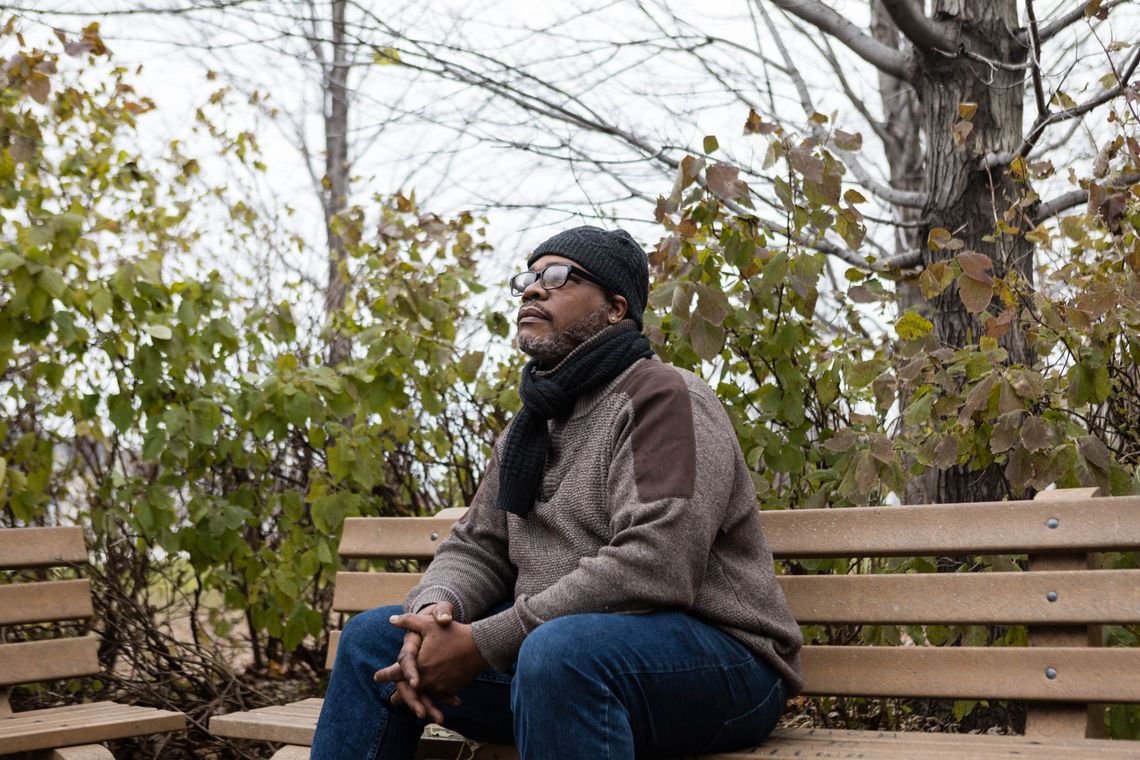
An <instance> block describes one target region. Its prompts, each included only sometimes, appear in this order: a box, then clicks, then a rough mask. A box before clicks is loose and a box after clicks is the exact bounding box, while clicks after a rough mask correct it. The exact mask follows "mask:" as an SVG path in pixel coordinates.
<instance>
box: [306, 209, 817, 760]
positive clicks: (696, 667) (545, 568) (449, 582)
mask: <svg viewBox="0 0 1140 760" xmlns="http://www.w3.org/2000/svg"><path fill="white" fill-rule="evenodd" d="M528 266H529V269H528V271H526V272H523V273H521V274H518V275H516V276H515V277H513V278H512V279H511V290H512V292H513V293H514V294H515V295H516V296H521V298H522V303H521V306H520V308H519V311H518V319H517V321H518V345H519V348H521V349H522V350H523V351H525V352H526V353H527V354H529V355H530V356H531V357H533V358H532V361H531V362H530V363H528V364H527V366H526V369H525V370H524V372H523V377H522V385H521V388H520V394H521V396H522V400H523V408H522V410H521V411H520V412H519V413H518V415H517V416H516V417H515V418H514V420H513V421H512V423H511V425H510V427H509V428H508V429H507V431H506V433H504V435H503V436H502V437H501V438H500V440H499V441H498V442H497V444H496V446H495V451H494V456H493V458H492V461H491V463H490V465H489V467H488V469H487V474H486V476H485V477H484V479H483V482H482V484H481V485H480V487H479V490H478V493H477V494H476V495H475V498H474V500H473V501H472V504H471V507H470V509H469V510H468V511H467V513H466V515H465V516H464V517H463V518H462V519H461V520H460V521H458V522H457V523H456V525H455V527H454V529H453V530H452V533H451V535H450V537H449V538H448V539H447V540H446V541H444V542H443V544H442V545H441V546H440V547H439V551H438V552H437V554H436V558H435V560H434V561H433V562H432V564H431V566H430V567H429V568H428V571H427V572H426V573H425V575H424V578H423V581H422V582H421V583H420V585H418V586H417V587H416V588H414V589H413V590H412V591H411V592H410V593H409V595H408V598H407V602H406V605H405V607H404V608H403V609H401V608H399V607H392V608H381V609H378V610H372V611H370V612H367V613H364V614H362V615H358V616H357V617H355V618H353V619H352V620H351V621H350V622H349V624H348V625H347V626H346V627H345V630H344V632H343V633H342V635H341V639H340V646H339V649H338V651H337V659H336V664H335V667H334V669H333V676H332V681H331V682H330V684H329V690H328V695H327V697H326V699H325V704H324V710H322V712H321V717H320V721H319V724H318V726H317V733H316V736H315V738H314V743H313V753H312V757H313V759H314V760H324V759H326V758H352V759H353V760H358V759H359V758H368V759H369V760H370V759H371V758H384V759H385V760H395V759H396V758H401V759H402V758H410V757H412V755H413V753H414V750H415V746H416V742H417V741H418V739H419V736H420V733H421V731H422V729H423V726H424V724H425V722H427V720H428V719H431V720H434V721H435V722H437V723H441V724H442V725H444V726H448V727H450V728H454V729H455V730H457V731H459V732H460V733H462V734H464V735H465V736H468V737H469V738H472V739H476V740H479V741H494V742H507V743H509V742H512V741H513V742H514V743H515V744H516V745H517V746H518V749H519V754H520V755H521V757H522V758H523V760H556V759H558V758H583V759H586V758H588V759H589V760H597V759H598V758H633V757H635V756H653V755H682V754H693V753H700V752H714V751H724V750H729V749H735V748H740V747H745V746H750V745H752V744H756V743H757V742H759V741H760V740H761V739H762V738H763V737H764V736H766V735H767V733H768V732H769V731H771V729H772V727H773V726H774V725H775V722H776V720H777V718H778V717H779V716H780V714H781V713H782V712H783V709H784V706H785V702H786V699H787V697H788V696H790V695H791V694H795V693H797V692H798V691H799V689H800V688H801V686H802V683H803V676H802V671H801V668H800V663H799V649H800V646H801V644H802V639H801V637H800V633H799V629H798V628H797V626H796V623H795V621H794V620H793V619H792V616H791V614H790V613H789V612H788V608H787V605H786V603H785V601H784V597H783V594H782V592H781V590H780V587H779V585H778V584H777V583H776V579H775V577H774V575H773V566H772V556H771V553H770V552H769V550H768V547H767V544H766V542H765V540H764V537H763V534H762V533H761V530H760V518H759V513H758V510H757V507H756V495H755V491H754V489H753V486H752V480H751V476H750V474H749V472H748V469H747V467H746V465H745V463H744V458H743V456H742V455H741V452H740V447H739V445H738V444H737V442H736V436H735V434H734V432H733V428H732V424H731V422H730V420H729V418H728V415H727V414H726V413H725V411H724V409H723V407H722V406H721V405H720V403H719V402H718V401H717V399H716V397H715V396H714V394H713V392H712V391H711V390H710V389H709V388H708V386H706V385H705V384H704V383H703V382H701V381H700V380H699V379H697V378H696V377H695V376H694V375H692V374H691V373H689V372H685V371H682V370H679V369H675V368H673V367H670V366H668V365H666V364H663V363H662V362H660V361H659V360H657V359H656V358H655V357H654V356H653V353H652V350H651V349H650V345H649V341H648V340H647V339H646V338H645V337H644V336H643V335H642V334H641V327H642V314H643V312H644V310H645V304H646V299H647V296H648V288H649V269H648V261H647V259H646V256H645V252H644V251H643V250H642V249H641V248H640V246H638V245H637V244H636V243H635V242H634V241H633V239H632V238H631V237H630V236H629V235H628V234H627V233H626V232H624V231H622V230H614V231H609V232H607V231H605V230H601V229H598V228H594V227H578V228H576V229H571V230H568V231H566V232H562V233H560V234H558V235H555V236H554V237H553V238H551V239H549V240H547V241H546V242H544V243H542V244H541V245H540V246H538V247H537V248H536V249H535V250H534V253H533V254H532V255H531V256H530V258H529V260H528ZM377 669H379V670H377Z"/></svg>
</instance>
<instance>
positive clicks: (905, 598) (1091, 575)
mask: <svg viewBox="0 0 1140 760" xmlns="http://www.w3.org/2000/svg"><path fill="white" fill-rule="evenodd" d="M422 577H423V576H422V574H421V573H360V572H341V573H338V574H337V577H336V594H335V596H334V598H333V609H334V610H336V611H337V612H363V611H364V610H370V609H372V608H373V607H379V606H381V605H385V604H400V603H401V602H403V601H404V597H405V596H406V595H407V593H408V591H410V590H411V588H412V586H414V585H415V584H417V583H419V581H420V578H422ZM778 580H779V582H780V585H781V586H783V588H784V593H785V595H786V596H787V598H788V604H789V605H790V606H791V609H792V614H793V615H794V616H795V618H796V620H797V621H799V622H800V623H855V624H875V623H883V624H890V623H900V624H901V623H942V624H969V623H974V624H979V625H984V624H998V623H1005V624H1016V623H1025V624H1043V623H1048V624H1051V625H1060V624H1068V623H1135V622H1140V570H1090V571H1080V572H1076V571H1067V572H1041V573H1020V572H1008V573H955V574H942V573H929V574H926V573H923V574H910V575H800V576H780V577H779V578H778ZM1051 592H1052V593H1055V594H1056V595H1057V596H1056V600H1055V601H1053V602H1050V601H1049V597H1048V596H1047V594H1049V593H1051Z"/></svg>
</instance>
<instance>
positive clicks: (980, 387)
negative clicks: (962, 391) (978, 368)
mask: <svg viewBox="0 0 1140 760" xmlns="http://www.w3.org/2000/svg"><path fill="white" fill-rule="evenodd" d="M997 380H998V378H997V375H987V376H986V378H985V379H984V380H982V381H981V382H979V383H978V384H977V385H975V386H974V387H973V388H971V389H970V392H969V393H967V394H966V401H965V402H964V403H963V404H962V409H961V411H960V412H959V413H958V423H959V424H960V425H961V426H962V427H969V426H970V418H971V417H973V416H974V414H975V413H976V412H978V411H979V410H981V409H984V408H985V407H986V404H988V403H989V399H990V391H992V390H993V388H994V384H995V383H997Z"/></svg>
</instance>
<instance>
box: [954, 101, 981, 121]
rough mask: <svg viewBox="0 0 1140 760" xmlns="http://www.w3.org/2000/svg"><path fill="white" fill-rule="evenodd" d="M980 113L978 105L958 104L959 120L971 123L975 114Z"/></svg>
mask: <svg viewBox="0 0 1140 760" xmlns="http://www.w3.org/2000/svg"><path fill="white" fill-rule="evenodd" d="M977 112H978V104H977V103H959V104H958V118H959V119H965V120H966V121H969V120H970V119H972V118H974V114H976V113H977Z"/></svg>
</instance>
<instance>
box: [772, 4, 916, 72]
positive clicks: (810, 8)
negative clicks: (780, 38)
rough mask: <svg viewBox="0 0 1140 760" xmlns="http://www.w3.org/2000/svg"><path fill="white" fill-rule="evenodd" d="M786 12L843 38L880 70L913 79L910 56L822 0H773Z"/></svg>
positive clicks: (822, 30) (852, 49) (853, 49)
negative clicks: (891, 46) (875, 36)
mask: <svg viewBox="0 0 1140 760" xmlns="http://www.w3.org/2000/svg"><path fill="white" fill-rule="evenodd" d="M771 2H772V4H773V5H775V6H776V7H777V8H780V9H781V10H783V11H784V12H785V13H789V14H791V15H793V16H795V17H796V18H799V19H802V20H803V21H806V22H808V23H809V24H811V25H812V26H814V27H815V28H817V29H819V30H820V31H821V32H825V33H826V34H830V35H831V36H832V37H835V39H837V40H839V41H840V42H842V43H843V44H844V45H846V46H847V47H849V48H851V51H852V52H854V53H855V55H857V56H859V57H860V58H862V59H863V60H864V61H867V63H869V64H871V65H872V66H874V67H875V68H877V69H878V70H880V71H883V72H885V73H887V74H890V75H891V76H893V77H895V78H896V79H901V80H903V81H904V82H912V81H913V77H912V76H911V72H910V56H908V55H907V54H906V53H903V52H901V51H899V50H895V49H893V48H890V47H887V46H886V45H884V44H883V43H881V42H879V41H878V40H876V39H874V38H873V37H869V36H868V35H866V34H864V33H863V32H862V30H860V29H859V27H857V26H855V25H854V24H853V23H851V22H850V21H848V20H847V19H846V18H844V17H843V16H840V15H839V14H838V13H836V12H835V11H833V10H832V9H831V8H828V7H827V6H826V5H824V4H823V3H821V2H819V1H818V0H771Z"/></svg>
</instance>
